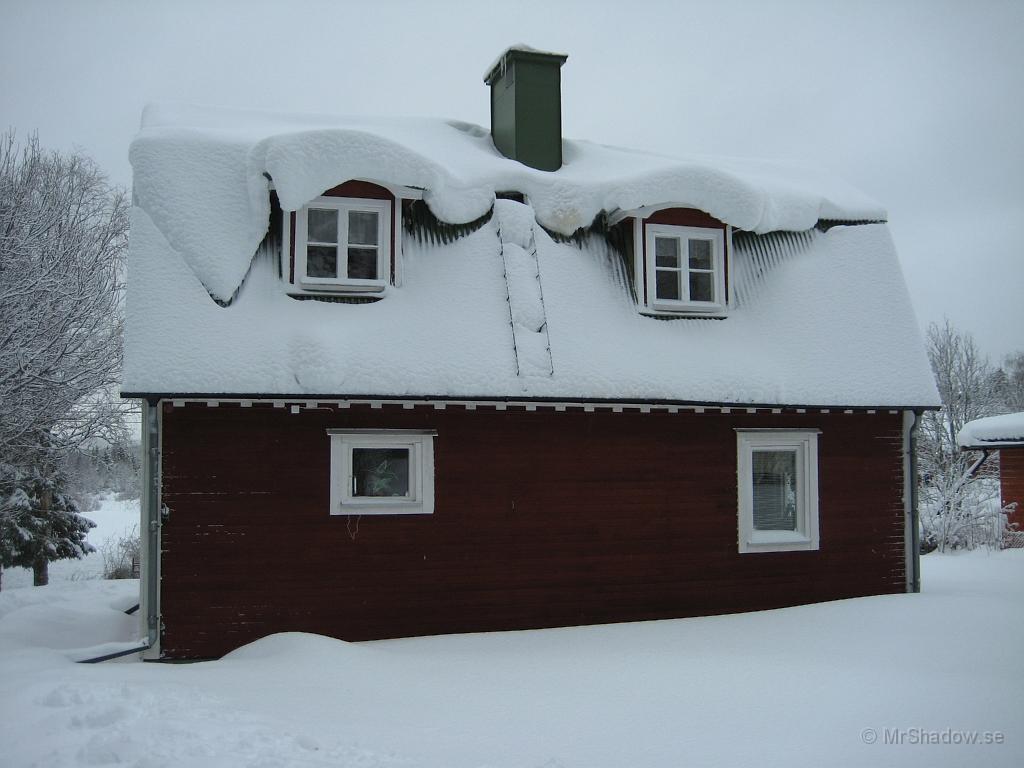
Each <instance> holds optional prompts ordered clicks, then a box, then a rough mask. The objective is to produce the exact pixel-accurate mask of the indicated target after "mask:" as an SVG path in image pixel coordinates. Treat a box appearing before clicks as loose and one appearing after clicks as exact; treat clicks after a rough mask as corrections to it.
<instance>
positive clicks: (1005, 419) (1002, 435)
mask: <svg viewBox="0 0 1024 768" xmlns="http://www.w3.org/2000/svg"><path fill="white" fill-rule="evenodd" d="M956 441H957V443H958V444H959V445H960V447H961V448H1000V447H1024V411H1022V412H1020V413H1006V414H1003V415H1002V416H989V417H987V418H984V419H975V420H974V421H969V422H967V423H966V424H964V426H963V429H961V430H960V432H959V433H958V434H957V436H956Z"/></svg>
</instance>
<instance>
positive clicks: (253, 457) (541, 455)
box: [161, 404, 905, 658]
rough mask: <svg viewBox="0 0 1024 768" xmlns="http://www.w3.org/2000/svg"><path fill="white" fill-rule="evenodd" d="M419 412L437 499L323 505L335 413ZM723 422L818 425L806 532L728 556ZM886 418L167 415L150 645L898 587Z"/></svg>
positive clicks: (894, 486) (589, 615)
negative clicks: (371, 506)
mask: <svg viewBox="0 0 1024 768" xmlns="http://www.w3.org/2000/svg"><path fill="white" fill-rule="evenodd" d="M346 426H350V427H392V428H431V429H436V430H437V438H436V442H435V463H436V484H435V490H436V512H435V513H434V514H433V515H431V516H405V517H402V516H390V517H385V516H381V517H368V516H364V517H362V518H358V519H357V518H348V517H343V516H331V515H330V514H328V490H329V488H328V477H329V467H328V459H329V438H328V437H327V434H326V432H325V430H326V429H328V428H333V427H346ZM735 427H804V428H808V427H814V428H819V429H821V430H822V434H821V438H820V447H819V455H820V464H819V475H820V498H821V504H820V510H821V511H820V518H821V519H820V530H821V549H820V550H819V551H813V552H789V553H770V554H769V553H757V554H745V555H740V554H739V553H738V552H737V513H736V504H737V500H736V436H735V432H734V431H733V430H734V428H735ZM901 446H902V442H901V419H900V417H899V416H897V415H882V414H874V415H866V414H837V413H833V414H827V415H826V414H805V415H798V414H782V415H768V414H761V413H758V414H746V413H732V414H720V413H717V412H716V413H711V412H708V413H704V414H695V413H679V414H668V413H664V412H662V413H657V412H655V413H649V414H641V413H630V412H625V413H611V412H607V411H598V412H595V413H583V412H573V411H567V412H554V411H545V410H538V411H536V412H524V411H512V410H510V411H504V412H498V411H494V410H491V409H489V408H479V409H477V410H475V411H466V410H463V409H461V408H456V407H452V408H449V409H447V410H434V409H433V408H429V407H419V408H416V409H414V410H403V409H402V408H401V407H400V406H386V407H384V408H383V409H375V410H374V409H370V408H368V407H366V408H356V407H353V408H351V409H347V410H335V409H333V408H331V409H328V408H324V409H320V410H303V411H301V412H300V413H298V414H292V413H290V411H289V409H280V408H277V409H275V408H272V407H269V406H259V405H255V406H253V407H252V408H244V409H243V408H240V407H237V406H230V405H223V404H222V405H221V406H220V407H218V408H208V407H205V405H186V406H184V407H177V408H171V407H170V406H165V407H164V410H163V476H162V481H163V501H164V503H165V504H166V505H167V507H168V508H169V510H170V513H169V518H168V520H167V521H166V523H165V525H164V527H163V531H162V542H163V544H162V546H163V559H162V583H161V593H162V605H161V609H162V615H163V623H164V627H165V629H164V632H163V635H162V649H163V653H164V655H165V656H166V657H169V658H208V657H215V656H220V655H222V654H224V653H226V652H227V651H230V650H231V649H233V648H236V647H238V646H239V645H242V644H244V643H246V642H249V641H251V640H254V639H256V638H258V637H261V636H263V635H266V634H269V633H273V632H281V631H305V632H317V633H321V634H328V635H333V636H335V637H339V638H343V639H347V640H363V639H370V638H382V637H396V636H404V635H422V634H434V633H445V632H468V631H487V630H505V629H521V628H531V627H549V626H559V625H573V624H590V623H600V622H611V621H633V620H643V619H662V618H670V617H682V616H693V615H701V614H714V613H727V612H733V611H747V610H755V609H762V608H773V607H779V606H785V605H794V604H799V603H806V602H812V601H819V600H830V599H836V598H845V597H854V596H861V595H871V594H880V593H894V592H900V591H902V590H903V589H904V575H905V574H904V569H905V562H904V549H903V506H902V491H903V476H902V472H903V465H902V460H901Z"/></svg>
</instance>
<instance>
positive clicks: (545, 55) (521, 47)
mask: <svg viewBox="0 0 1024 768" xmlns="http://www.w3.org/2000/svg"><path fill="white" fill-rule="evenodd" d="M509 58H517V59H533V60H534V61H544V62H550V63H552V64H557V65H558V66H559V67H560V66H562V65H563V64H564V63H565V60H566V59H568V58H569V54H567V53H554V52H552V51H542V50H539V49H537V48H532V47H531V46H529V45H526V44H525V43H517V44H516V45H510V46H509V47H508V48H506V49H505V50H504V51H502V52H501V53H500V54H499V55H498V57H497V58H496V59H495V60H494V61H492V62H491V64H490V66H489V67H487V69H486V70H484V82H485V83H486V84H487V85H490V84H491V83H492V82H494V80H495V79H496V78H497V77H498V76H500V75H501V73H502V71H503V70H504V69H505V66H506V64H507V62H508V59H509Z"/></svg>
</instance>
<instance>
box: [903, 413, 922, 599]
mask: <svg viewBox="0 0 1024 768" xmlns="http://www.w3.org/2000/svg"><path fill="white" fill-rule="evenodd" d="M923 413H924V412H923V411H904V412H903V450H904V452H905V454H904V457H903V460H904V468H905V472H904V479H903V482H904V485H903V504H904V511H905V515H906V527H905V528H904V538H905V544H904V548H905V552H906V591H907V592H921V515H920V513H919V510H918V427H919V426H920V425H921V416H922V414H923Z"/></svg>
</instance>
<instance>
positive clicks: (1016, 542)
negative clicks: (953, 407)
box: [956, 412, 1024, 546]
mask: <svg viewBox="0 0 1024 768" xmlns="http://www.w3.org/2000/svg"><path fill="white" fill-rule="evenodd" d="M956 439H957V443H958V444H959V445H960V450H963V451H982V452H983V458H988V456H989V455H990V454H992V453H995V454H996V455H998V457H999V489H1000V497H1001V499H1002V506H1003V509H1004V510H1008V513H1007V516H1006V518H1007V522H1008V523H1009V524H1010V525H1011V526H1016V527H1015V528H1014V529H1013V530H1014V531H1016V534H1015V535H1013V536H1011V537H1010V539H1009V542H1008V543H1010V544H1011V545H1013V546H1022V545H1024V542H1022V538H1024V537H1022V536H1021V534H1020V532H1021V531H1024V412H1022V413H1007V414H1004V415H1002V416H989V417H987V418H984V419H975V420H974V421H969V422H967V423H966V424H965V425H964V426H963V429H961V430H960V432H959V434H957V438H956Z"/></svg>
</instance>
